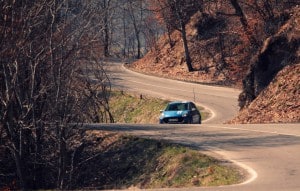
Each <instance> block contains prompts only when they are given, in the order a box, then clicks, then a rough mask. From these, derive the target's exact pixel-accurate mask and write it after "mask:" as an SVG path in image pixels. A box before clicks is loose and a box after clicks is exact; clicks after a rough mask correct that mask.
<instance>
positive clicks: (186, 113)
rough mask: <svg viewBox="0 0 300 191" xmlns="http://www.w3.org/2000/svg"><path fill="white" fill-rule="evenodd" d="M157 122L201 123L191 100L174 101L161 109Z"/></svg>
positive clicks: (198, 113) (197, 111) (199, 115)
mask: <svg viewBox="0 0 300 191" xmlns="http://www.w3.org/2000/svg"><path fill="white" fill-rule="evenodd" d="M159 123H160V124H163V123H190V124H191V123H195V124H201V114H200V112H199V110H198V109H197V107H196V105H195V104H194V103H193V102H191V101H174V102H170V103H168V105H167V107H166V108H165V109H164V110H161V115H160V116H159Z"/></svg>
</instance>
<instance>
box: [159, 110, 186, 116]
mask: <svg viewBox="0 0 300 191" xmlns="http://www.w3.org/2000/svg"><path fill="white" fill-rule="evenodd" d="M186 113H188V111H187V110H185V111H163V112H162V116H163V117H181V116H182V115H183V114H186Z"/></svg>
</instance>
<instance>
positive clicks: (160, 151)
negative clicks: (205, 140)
mask: <svg viewBox="0 0 300 191" xmlns="http://www.w3.org/2000/svg"><path fill="white" fill-rule="evenodd" d="M82 140H83V141H84V143H85V146H84V148H82V152H79V153H77V157H76V158H77V159H81V160H82V161H85V162H83V163H80V164H81V165H78V167H77V168H74V172H73V183H72V185H73V186H75V185H76V188H77V189H78V188H93V189H94V188H96V189H125V188H166V187H190V186H219V185H229V184H235V183H239V182H241V181H242V178H243V176H242V174H241V172H240V171H239V170H238V169H236V168H234V167H233V166H231V164H228V163H227V164H226V163H224V162H223V161H222V162H221V161H218V160H216V159H214V158H211V157H208V156H205V155H203V154H201V153H200V152H198V151H196V150H192V149H189V148H187V147H183V146H180V145H178V144H172V143H168V142H166V141H162V140H149V139H143V138H137V137H133V136H125V135H120V134H116V133H110V132H100V131H86V132H85V135H84V136H83V137H82Z"/></svg>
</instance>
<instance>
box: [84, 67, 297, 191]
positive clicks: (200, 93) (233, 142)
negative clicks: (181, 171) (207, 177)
mask: <svg viewBox="0 0 300 191" xmlns="http://www.w3.org/2000/svg"><path fill="white" fill-rule="evenodd" d="M109 68H110V70H111V72H110V74H111V77H112V83H113V84H114V86H115V87H118V88H121V89H123V90H124V91H128V90H130V91H135V92H138V93H142V94H148V95H151V96H158V97H162V98H168V99H189V100H194V95H193V94H194V93H193V92H195V95H196V96H195V97H196V98H195V100H196V101H195V102H196V103H198V104H202V105H204V106H206V107H207V108H209V109H210V110H211V111H212V112H213V113H214V115H213V116H212V118H211V119H209V120H208V121H205V122H204V123H203V124H201V125H147V124H144V125H141V124H87V125H86V128H89V129H99V130H108V131H120V132H123V133H128V134H132V135H137V136H141V137H147V138H153V139H164V140H169V141H173V142H178V143H181V144H186V145H189V146H192V147H194V148H195V149H199V150H200V151H201V152H204V153H206V154H208V155H212V156H214V157H217V158H219V159H224V161H227V162H230V163H234V164H236V165H238V166H240V167H241V169H243V170H244V171H245V181H244V182H243V183H241V184H238V185H231V186H221V187H210V188H203V187H201V188H178V189H174V188H172V189H155V190H166V191H171V190H172V191H173V190H174V191H177V190H178V191H196V190H217V191H220V190H224V191H229V190H230V191H231V190H245V191H266V190H268V191H269V190H270V191H271V190H272V191H283V190H286V191H299V190H300V160H299V159H300V124H299V123H298V124H254V125H224V124H222V122H224V121H226V120H228V119H230V118H231V117H233V116H234V115H235V114H236V113H237V110H238V108H237V106H236V105H237V104H236V102H237V96H238V93H239V91H238V90H232V89H227V88H220V87H209V86H203V85H199V84H198V85H197V84H188V83H183V82H178V81H171V80H165V79H161V78H153V77H150V76H144V75H140V74H136V73H132V72H129V71H126V70H125V69H124V68H122V67H120V65H119V64H113V65H110V67H109ZM141 78H142V79H141Z"/></svg>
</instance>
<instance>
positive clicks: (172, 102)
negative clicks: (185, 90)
mask: <svg viewBox="0 0 300 191" xmlns="http://www.w3.org/2000/svg"><path fill="white" fill-rule="evenodd" d="M174 103H191V101H171V102H169V104H174Z"/></svg>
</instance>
